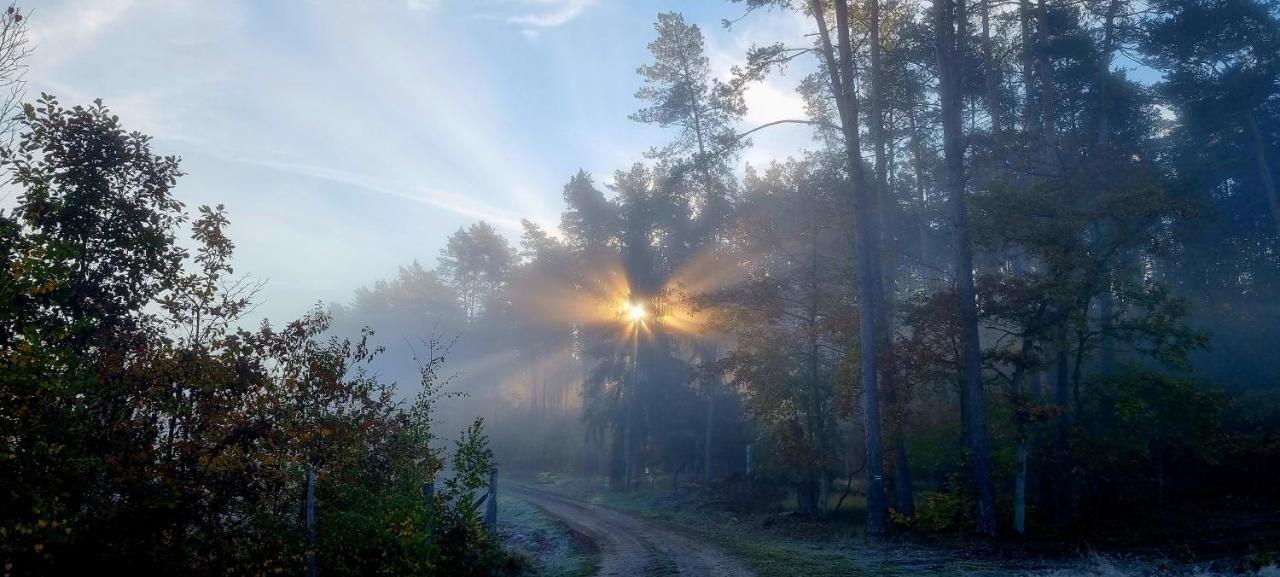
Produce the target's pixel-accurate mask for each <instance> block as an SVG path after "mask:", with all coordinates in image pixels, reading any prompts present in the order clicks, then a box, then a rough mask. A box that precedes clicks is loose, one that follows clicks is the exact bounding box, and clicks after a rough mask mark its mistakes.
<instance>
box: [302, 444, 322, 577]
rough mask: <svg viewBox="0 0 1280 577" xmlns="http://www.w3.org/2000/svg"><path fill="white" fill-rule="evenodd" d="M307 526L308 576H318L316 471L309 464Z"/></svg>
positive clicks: (305, 511) (305, 514)
mask: <svg viewBox="0 0 1280 577" xmlns="http://www.w3.org/2000/svg"><path fill="white" fill-rule="evenodd" d="M303 519H304V522H305V524H306V527H307V577H316V574H317V572H318V571H319V568H318V567H317V566H316V471H315V468H314V467H313V466H312V465H307V504H306V508H305V510H304V513H303Z"/></svg>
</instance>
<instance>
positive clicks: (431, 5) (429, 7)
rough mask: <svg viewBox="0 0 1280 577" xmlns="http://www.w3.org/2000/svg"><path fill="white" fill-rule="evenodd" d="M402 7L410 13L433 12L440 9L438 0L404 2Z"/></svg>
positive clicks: (408, 0) (409, 0) (407, 0)
mask: <svg viewBox="0 0 1280 577" xmlns="http://www.w3.org/2000/svg"><path fill="white" fill-rule="evenodd" d="M404 5H405V6H406V7H407V8H409V11H410V12H434V11H435V10H436V9H437V8H439V7H440V0H405V2H404Z"/></svg>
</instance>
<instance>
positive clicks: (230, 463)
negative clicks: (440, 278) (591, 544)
mask: <svg viewBox="0 0 1280 577" xmlns="http://www.w3.org/2000/svg"><path fill="white" fill-rule="evenodd" d="M19 140H20V141H19V142H18V145H17V146H16V147H15V148H14V149H11V150H8V151H6V152H5V153H4V155H3V164H4V166H5V167H6V168H8V170H9V178H10V179H11V181H12V183H13V184H14V185H15V186H17V187H19V188H20V189H21V191H22V192H21V193H20V195H19V197H18V203H17V208H16V210H15V212H14V213H13V214H12V215H9V214H5V213H3V212H0V461H3V466H0V488H2V489H0V560H3V562H4V564H5V566H6V572H7V573H9V572H12V573H14V574H62V573H75V572H89V571H98V570H100V568H101V567H128V570H129V571H131V572H133V573H139V574H163V575H174V574H186V575H203V574H214V573H216V574H223V575H274V574H281V573H287V574H295V575H296V574H299V573H300V572H301V571H302V569H303V567H304V563H305V560H306V558H307V556H308V551H307V550H306V543H307V535H306V530H305V527H303V524H302V520H301V519H300V511H301V509H302V501H303V494H304V478H305V472H306V471H307V470H308V469H311V470H313V471H315V475H316V479H317V481H316V497H317V502H318V506H317V518H318V540H317V542H316V547H315V552H316V554H317V559H318V562H319V565H320V568H321V571H322V572H323V573H325V574H327V575H374V574H379V575H393V574H394V575H434V574H450V575H488V574H501V573H509V572H511V571H514V570H515V569H516V567H514V566H513V565H512V563H511V562H509V560H508V559H507V558H506V556H505V555H504V554H503V553H502V552H501V550H500V549H499V548H498V546H497V544H496V543H494V542H493V541H492V540H491V539H489V538H488V536H487V534H486V532H485V531H484V530H483V529H482V528H481V527H480V526H479V524H478V523H476V522H474V518H473V517H474V512H472V511H469V510H468V509H467V508H466V507H465V506H463V505H465V504H466V503H469V501H466V500H465V499H462V500H460V501H458V500H453V501H450V500H448V499H438V500H437V502H436V503H435V509H436V511H435V513H434V517H435V518H434V519H431V520H430V521H431V523H430V524H429V523H428V521H429V519H428V515H429V510H428V506H427V503H426V502H425V501H424V499H423V498H422V494H421V487H422V485H423V483H425V482H427V481H431V480H434V479H436V477H437V475H438V474H439V472H440V471H441V470H442V469H443V467H444V464H445V457H446V456H445V455H444V454H443V453H442V451H441V450H440V449H439V448H437V447H433V445H432V441H433V440H434V436H433V431H432V428H431V414H432V410H433V407H434V402H435V399H436V398H437V396H438V394H439V392H440V387H441V383H440V381H439V379H437V378H436V374H435V371H436V368H437V367H438V366H439V365H440V363H442V362H443V360H444V358H443V354H440V353H439V349H438V348H437V347H432V349H431V350H432V355H431V357H430V358H429V359H427V360H425V361H424V362H423V363H422V364H421V366H422V375H421V377H422V379H421V380H422V385H423V394H422V395H420V396H419V397H418V399H417V400H416V401H415V402H414V403H411V404H410V405H409V406H405V405H404V404H402V403H400V402H398V401H396V400H395V397H394V394H395V390H394V388H393V387H392V386H389V385H386V384H383V383H380V382H379V381H378V380H377V379H376V378H374V377H372V376H370V375H369V372H368V366H369V363H370V362H371V360H372V359H373V358H374V357H375V356H376V355H377V354H378V353H379V352H380V351H378V350H375V349H372V348H370V347H369V346H368V344H367V343H368V341H367V339H368V337H369V335H371V334H372V331H369V330H367V329H366V330H365V331H364V333H363V334H362V335H361V337H360V338H359V339H357V340H355V341H352V340H349V339H343V338H338V337H326V336H325V335H326V333H327V332H328V330H329V327H330V317H329V315H328V314H326V313H324V312H322V311H320V310H316V311H314V312H312V313H310V314H308V315H306V316H304V317H303V318H302V319H300V320H297V321H294V322H292V323H289V324H287V325H285V326H284V327H283V328H281V329H276V328H273V327H272V326H271V325H270V324H268V323H265V322H264V323H263V325H262V326H261V328H259V329H258V330H257V331H246V330H234V329H233V328H232V327H233V326H234V324H235V322H236V321H237V320H238V319H239V318H240V317H241V315H243V314H244V313H245V312H246V311H248V310H249V308H250V306H251V297H252V295H253V292H254V290H255V286H254V285H253V284H252V283H249V282H247V281H245V280H244V279H243V278H236V277H233V271H232V268H231V265H230V262H231V256H232V254H233V251H234V245H233V244H232V243H231V241H230V240H229V239H228V238H227V237H226V236H225V235H224V234H223V230H224V228H225V227H226V225H227V224H228V221H227V219H226V216H225V214H224V211H223V209H222V207H220V206H219V207H216V208H210V207H201V208H200V209H199V211H198V212H199V214H198V217H197V218H196V219H195V220H194V221H193V222H192V223H191V230H192V238H193V240H194V244H195V248H194V250H193V251H191V250H188V249H184V248H182V247H180V246H179V245H178V244H177V242H176V240H175V239H176V233H177V230H178V228H179V226H180V225H181V224H183V223H184V222H186V221H187V218H188V215H187V213H186V212H184V210H183V207H182V204H181V203H180V202H178V201H177V200H176V199H174V197H173V195H172V194H171V189H172V187H173V186H174V184H175V183H176V182H177V178H178V177H179V176H180V175H181V172H180V171H179V169H178V161H177V159H176V158H174V157H160V156H156V155H153V154H152V153H151V152H150V141H149V139H148V138H147V137H146V136H143V135H141V134H138V133H127V132H125V131H124V129H123V128H121V127H120V126H119V123H118V120H117V118H116V117H115V116H113V115H111V114H110V112H109V111H108V110H107V108H106V107H104V106H102V104H101V103H100V102H99V103H95V105H94V106H91V107H75V108H72V109H64V108H62V107H61V106H60V105H59V104H58V102H57V101H56V100H55V99H53V98H52V97H49V96H47V95H46V96H44V97H42V98H41V100H40V102H39V103H38V106H32V105H28V106H27V107H26V108H25V114H24V116H23V131H22V134H21V137H20V139H19ZM453 459H454V461H455V464H454V469H455V470H456V471H457V476H455V477H454V480H453V481H450V482H451V483H453V485H450V489H449V491H452V492H453V493H456V494H457V496H458V497H459V498H461V497H462V496H465V495H471V494H474V492H475V491H476V489H477V488H478V486H479V485H477V482H479V483H480V484H483V482H484V481H483V480H484V475H485V474H487V472H488V471H489V470H491V469H492V466H493V465H492V462H493V461H492V454H491V453H490V452H489V451H488V449H487V440H486V439H485V437H484V434H483V424H482V423H480V422H478V421H477V422H476V423H475V424H474V425H473V426H472V427H471V429H469V430H468V431H467V434H466V436H465V437H464V441H462V442H461V444H459V446H458V450H457V451H456V452H455V453H454V455H453ZM477 479H481V481H477ZM446 494H449V492H446ZM458 503H462V504H463V505H459V504H458Z"/></svg>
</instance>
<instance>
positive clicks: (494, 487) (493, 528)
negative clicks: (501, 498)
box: [484, 467, 498, 535]
mask: <svg viewBox="0 0 1280 577" xmlns="http://www.w3.org/2000/svg"><path fill="white" fill-rule="evenodd" d="M484 525H485V527H487V528H488V529H489V534H490V535H495V534H497V532H498V468H497V467H494V468H493V470H491V471H489V498H488V499H486V500H485V505H484Z"/></svg>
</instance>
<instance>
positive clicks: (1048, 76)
mask: <svg viewBox="0 0 1280 577" xmlns="http://www.w3.org/2000/svg"><path fill="white" fill-rule="evenodd" d="M716 12H717V13H719V14H722V17H723V21H722V22H719V23H716V22H712V23H710V25H711V26H720V27H722V29H723V30H724V31H727V32H728V33H729V34H733V33H734V31H735V30H736V29H737V28H738V27H740V26H742V23H743V22H744V21H751V20H767V19H781V18H796V17H799V18H801V19H803V22H804V23H805V25H806V26H807V27H808V28H807V31H806V32H805V33H804V34H802V35H797V36H796V37H794V38H792V39H791V40H790V41H789V42H780V43H770V44H753V45H752V46H751V47H750V48H749V49H748V50H747V51H745V53H743V54H741V55H740V56H741V60H740V63H739V64H736V65H734V66H733V67H732V69H731V71H730V73H729V74H727V75H720V74H717V73H716V72H715V71H714V67H713V66H712V64H711V62H710V59H709V57H708V54H707V50H706V48H705V43H706V41H705V36H704V33H707V32H709V31H708V30H706V27H707V26H708V23H695V22H693V21H691V20H688V19H686V17H685V16H684V15H682V14H681V13H680V12H678V11H669V12H660V13H657V14H656V16H655V17H654V19H653V20H651V21H648V22H633V23H631V24H632V25H633V26H634V27H636V28H643V29H644V30H645V31H646V34H647V37H648V38H649V41H648V42H649V43H648V45H647V51H648V52H647V60H646V61H645V62H644V63H643V64H642V65H640V66H639V67H638V69H637V70H636V75H635V76H634V84H633V86H631V87H628V92H634V101H633V103H634V106H633V109H634V112H633V113H632V114H631V115H630V120H631V121H634V122H636V123H641V124H645V125H650V126H652V127H653V128H654V129H655V130H657V131H658V133H660V134H662V135H664V139H663V140H660V141H656V142H651V143H644V145H645V146H647V147H649V148H648V151H647V152H646V153H645V154H643V155H642V156H641V157H638V158H635V159H634V163H633V164H630V165H625V166H620V167H617V168H616V171H615V172H613V173H611V174H593V173H591V172H589V171H587V170H579V171H577V172H576V173H575V174H569V175H565V176H566V177H567V182H565V184H564V185H563V189H562V190H560V191H556V190H546V191H540V192H541V194H542V195H543V197H544V202H545V203H548V204H552V205H556V206H560V207H562V208H561V210H560V212H561V217H560V221H559V223H558V225H547V224H539V223H538V222H536V221H535V220H533V219H526V220H522V221H521V225H522V230H519V231H509V230H507V231H504V230H503V227H502V226H501V225H497V224H495V223H492V222H489V221H488V220H487V219H475V222H474V223H473V224H469V225H467V226H465V227H462V228H459V229H457V230H456V231H455V232H453V233H451V234H448V235H447V238H444V239H443V241H442V244H441V245H439V246H442V247H443V248H441V249H439V251H438V254H431V253H424V254H423V257H422V260H421V261H413V262H406V263H404V265H403V266H402V267H401V268H400V269H399V270H398V271H388V275H387V277H386V278H385V279H384V280H376V281H375V280H374V279H367V281H365V283H366V286H365V288H362V289H359V290H358V291H356V292H355V294H354V295H352V296H351V297H350V299H349V300H347V301H345V302H322V301H321V300H319V299H317V300H316V301H313V302H312V304H313V306H312V308H311V310H310V312H308V313H307V314H305V315H304V316H302V317H301V318H298V319H296V320H287V321H286V322H284V323H283V324H280V322H279V321H278V320H277V321H276V322H274V323H273V322H271V321H265V320H264V321H262V322H261V323H260V324H255V322H253V319H254V317H253V316H252V313H253V311H254V307H255V303H256V299H257V298H258V296H259V292H260V291H261V290H262V289H263V286H264V285H263V284H262V283H261V282H259V281H256V280H254V278H255V277H253V276H248V275H246V274H244V273H245V272H250V273H252V272H253V271H242V270H241V269H240V268H237V267H235V266H234V262H235V257H236V254H237V253H236V244H235V243H234V242H233V241H232V238H231V236H232V232H233V230H232V228H233V225H232V223H233V222H234V220H235V218H234V217H235V215H236V214H237V213H245V212H251V211H253V210H254V207H253V206H224V205H222V204H217V205H212V206H205V205H200V206H196V207H195V208H191V207H189V206H188V203H187V202H186V201H184V196H183V192H182V191H183V178H184V170H183V167H182V163H181V161H180V159H179V158H178V157H177V156H171V155H176V154H180V153H181V152H182V151H181V150H167V149H166V150H160V149H159V148H158V147H155V146H154V144H155V143H154V142H153V141H152V138H151V137H150V136H148V135H145V134H142V133H140V132H134V131H131V130H130V129H129V128H127V126H126V125H127V122H128V118H123V119H122V118H120V117H117V116H116V115H115V113H113V111H112V109H110V108H109V107H108V106H109V105H110V104H111V103H109V102H108V103H104V102H103V101H101V100H97V101H92V102H70V101H64V99H62V98H61V97H59V96H57V95H51V94H43V93H42V94H39V95H28V94H26V93H25V92H24V90H23V87H24V85H23V74H24V73H25V70H26V64H25V59H27V58H28V56H29V54H30V53H31V51H33V50H37V51H38V50H42V49H43V47H42V46H39V45H36V44H34V43H31V42H29V40H28V38H26V36H25V34H26V30H27V28H26V27H27V22H28V21H29V20H31V19H34V18H39V17H40V13H39V11H34V12H30V11H28V10H26V9H25V8H22V7H10V8H9V9H8V11H7V12H6V13H4V15H3V18H2V22H0V24H2V30H0V85H3V86H0V88H4V89H6V90H8V94H9V98H8V99H7V101H6V102H5V105H4V116H5V118H7V119H9V120H7V122H6V124H5V125H4V127H3V128H4V134H5V139H4V143H5V146H4V147H3V148H2V149H0V165H2V166H3V175H4V186H3V188H4V189H5V191H4V193H3V194H0V198H3V199H4V200H3V204H0V206H2V207H4V208H0V562H2V563H3V564H4V574H5V575H6V576H7V575H53V574H72V573H80V572H84V571H92V570H95V569H100V568H102V567H107V566H111V565H113V564H114V565H118V566H122V567H128V568H129V569H128V570H129V571H130V572H133V573H138V574H146V575H150V574H156V575H171V574H189V575H214V574H218V575H241V574H243V575H278V574H293V575H300V574H309V575H314V574H316V572H317V571H318V572H319V573H320V574H324V575H348V574H350V575H371V574H388V575H390V574H395V575H406V574H408V575H516V574H548V573H546V572H545V571H544V572H539V571H540V570H539V569H538V562H537V560H536V559H530V558H527V556H526V555H524V554H522V553H520V552H518V551H514V550H513V549H512V547H511V546H510V545H509V544H510V541H511V536H510V532H511V531H514V530H512V529H503V530H502V531H499V532H495V531H493V530H492V528H491V527H488V526H487V525H486V522H485V519H484V515H483V510H484V507H483V506H482V505H477V504H476V502H477V499H478V498H480V497H481V496H482V495H484V494H485V491H486V487H487V486H488V483H489V482H490V481H489V479H490V474H491V473H494V472H495V471H496V473H497V475H499V476H498V479H499V481H498V487H499V489H498V491H499V492H502V491H503V490H504V489H502V487H504V484H505V483H511V484H512V485H513V490H514V491H515V495H516V497H520V495H521V492H522V491H532V490H533V489H523V488H520V487H525V486H526V484H531V485H530V486H536V485H537V484H538V483H542V484H544V485H548V484H553V481H549V479H550V480H558V481H557V482H560V483H569V484H571V483H587V482H591V483H596V484H598V485H599V490H600V491H603V492H605V493H607V494H608V495H612V497H609V498H610V499H623V500H624V501H619V502H627V501H625V499H628V498H634V497H627V495H633V496H634V495H663V496H668V497H664V498H667V499H668V500H670V499H673V498H674V497H669V496H670V495H678V496H680V499H681V500H679V501H677V502H678V503H680V505H678V508H680V509H682V510H684V511H685V512H688V511H698V512H700V513H699V514H701V512H705V513H706V515H708V516H710V517H709V518H720V517H716V516H715V515H719V514H724V515H732V516H733V517H732V518H733V519H734V520H735V522H737V520H739V519H751V520H757V521H759V522H760V523H763V524H766V525H768V526H773V525H775V524H782V526H783V527H784V529H783V530H784V531H786V530H793V531H794V532H796V533H806V534H817V535H822V534H827V533H832V534H834V533H840V534H853V535H856V537H855V538H854V539H856V540H858V541H860V542H871V543H877V544H881V545H883V546H885V547H903V548H911V547H913V546H921V547H926V546H927V547H942V548H953V549H965V548H972V549H973V550H975V551H979V552H983V551H993V550H998V551H1000V554H999V555H1000V556H1003V557H1009V556H1012V557H1014V558H1018V557H1020V556H1022V555H1032V554H1035V555H1039V556H1043V555H1049V556H1057V555H1070V554H1076V553H1079V552H1081V551H1098V550H1100V551H1104V552H1105V551H1108V550H1116V551H1125V552H1130V551H1144V552H1151V551H1158V555H1161V556H1169V557H1178V556H1179V555H1181V556H1182V557H1185V559H1183V560H1184V561H1193V560H1200V559H1208V558H1212V557H1214V556H1217V557H1230V558H1231V559H1233V563H1234V565H1232V567H1235V568H1236V569H1237V570H1240V571H1246V572H1247V571H1258V570H1260V569H1263V568H1265V567H1267V566H1270V570H1275V566H1274V565H1273V563H1275V562H1276V561H1277V560H1280V492H1277V485H1276V481H1275V479H1276V476H1277V475H1278V474H1280V355H1277V354H1276V352H1277V351H1278V350H1280V349H1278V348H1277V345H1276V344H1275V343H1277V342H1280V192H1278V191H1277V184H1276V180H1277V178H1280V174H1278V173H1280V4H1278V3H1276V2H1274V1H1272V0H1146V1H1144V2H1137V1H1135V0H1016V1H1015V0H930V1H928V2H903V1H900V0H862V1H849V0H734V1H726V2H724V3H723V4H718V5H717V7H716ZM777 75H792V76H795V75H799V77H800V78H801V80H800V81H799V84H798V85H799V96H800V97H801V98H802V99H803V102H804V109H805V115H804V116H803V117H795V118H777V119H773V120H770V121H767V122H762V123H750V122H747V120H746V119H747V118H748V117H749V109H748V104H747V103H748V101H749V99H748V98H747V94H748V93H749V91H750V90H752V89H753V87H756V86H759V85H761V83H764V82H767V81H768V80H769V79H770V78H774V77H776V76H777ZM5 87H7V88H5ZM752 118H754V117H752ZM797 125H798V126H802V127H804V128H805V129H807V130H808V131H810V134H811V137H812V139H811V141H810V143H809V145H808V146H807V147H806V148H805V149H803V150H796V151H794V152H793V153H792V154H790V155H788V156H786V157H780V158H775V159H772V160H771V161H769V162H768V163H764V164H761V163H754V162H747V161H745V160H744V159H743V157H744V154H745V152H746V151H748V150H750V149H751V147H752V146H753V142H752V140H753V137H755V138H760V137H762V136H763V135H765V134H767V133H768V131H771V130H777V129H780V128H782V127H786V126H790V127H793V128H794V127H795V126H797ZM153 148H156V150H153ZM423 234H424V236H426V235H429V234H438V233H436V232H432V231H423ZM441 236H443V235H441ZM434 241H440V239H434V240H433V242H434ZM304 304H306V303H304ZM312 481H314V483H312ZM427 483H431V484H432V487H433V491H434V492H433V493H431V494H430V495H429V496H428V497H426V498H424V496H423V487H424V485H425V484H427ZM566 486H567V485H566ZM539 490H541V489H539ZM548 490H550V489H548ZM312 491H314V500H312V501H311V502H312V503H314V504H315V505H316V506H317V507H318V514H314V517H315V520H314V524H313V523H312V521H311V520H309V519H310V517H311V516H312V515H313V513H304V512H303V511H304V506H303V503H304V501H305V500H308V499H312V497H310V496H307V495H310V494H311V492H312ZM566 498H567V497H566ZM531 502H533V503H534V504H535V505H539V507H540V508H541V509H543V510H545V511H544V513H545V514H549V515H551V516H552V517H556V516H557V513H556V511H555V510H553V509H552V508H551V507H549V506H545V505H540V504H539V503H538V502H536V501H531ZM608 502H609V501H608V500H607V499H606V504H608ZM503 503H506V501H503ZM502 506H505V505H501V506H499V507H502ZM498 514H499V517H500V518H501V517H502V515H503V513H502V512H501V509H500V512H499V513H498ZM565 522H566V523H568V526H569V529H570V530H571V531H569V532H570V533H576V532H577V531H576V529H574V522H573V521H571V520H566V521H565ZM753 522H754V521H753ZM671 523H674V524H675V525H678V522H674V521H673V522H671ZM673 526H674V525H673ZM787 527H791V528H792V529H786V528H787ZM664 530H665V529H664ZM670 530H672V531H677V529H670ZM762 539H764V538H762ZM818 539H819V540H820V537H819V538H818ZM925 544H928V545H925ZM597 548H598V547H597ZM604 549H606V550H607V549H608V547H604ZM731 552H732V549H731ZM1046 552H1047V553H1046ZM598 554H599V553H598ZM977 554H978V555H982V554H984V553H977ZM602 555H604V557H603V558H600V559H599V560H598V561H597V565H599V566H597V567H596V569H600V568H601V567H600V566H607V565H608V563H609V561H608V559H607V557H608V553H607V551H606V553H603V554H602ZM745 563H746V565H747V566H748V567H749V568H747V569H744V570H743V572H738V573H734V572H726V573H722V574H725V575H740V574H761V575H765V574H771V573H769V572H768V570H767V569H765V568H762V567H761V566H755V565H752V561H751V558H749V557H748V558H746V561H745ZM677 564H679V563H677ZM905 571H906V573H907V574H911V572H912V570H910V569H906V570H905ZM589 572H590V569H588V570H586V571H584V572H583V573H581V574H589ZM601 572H602V573H603V572H604V571H603V570H601ZM627 574H633V573H627ZM634 574H681V575H684V574H690V575H692V574H703V573H700V572H697V571H693V570H690V569H687V568H685V567H684V566H683V565H680V568H678V569H677V570H674V571H671V572H667V573H663V572H660V571H657V570H652V569H651V568H650V569H646V570H643V571H640V572H635V573H634ZM707 574H710V573H707ZM716 574H721V573H716ZM779 574H793V575H794V574H807V573H805V572H803V571H801V572H799V573H797V572H795V570H794V569H793V570H792V572H790V573H779ZM868 574H871V573H870V572H869V573H868ZM876 574H881V573H876ZM883 574H897V573H895V572H894V571H891V570H886V571H885V572H883ZM1162 574H1163V573H1162ZM1250 574H1252V573H1250ZM1258 574H1259V575H1261V574H1264V573H1261V572H1259V573H1258Z"/></svg>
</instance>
